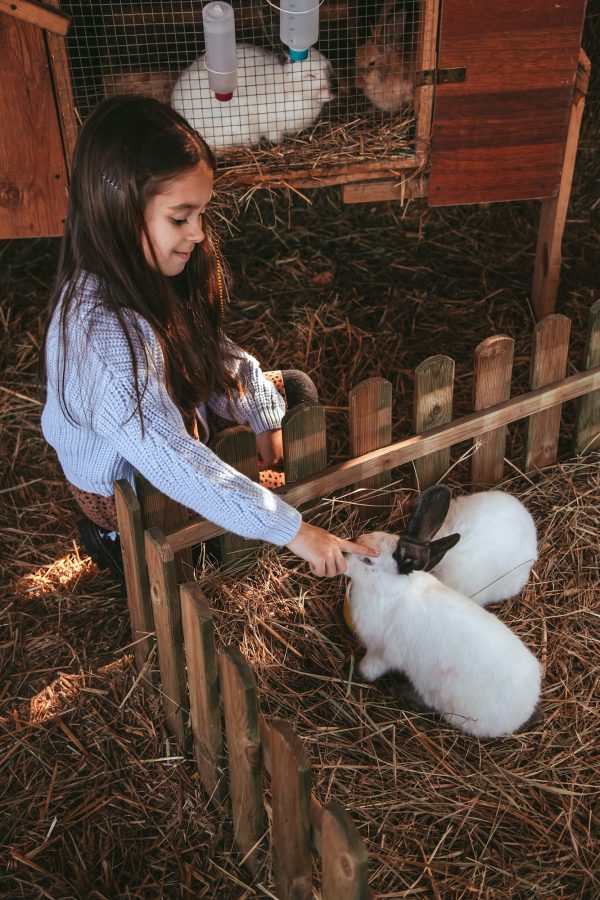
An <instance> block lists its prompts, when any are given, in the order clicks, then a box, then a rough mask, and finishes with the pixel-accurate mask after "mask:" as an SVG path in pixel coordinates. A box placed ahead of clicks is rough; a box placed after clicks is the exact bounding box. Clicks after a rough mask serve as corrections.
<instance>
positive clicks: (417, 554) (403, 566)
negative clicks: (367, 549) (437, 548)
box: [392, 536, 430, 575]
mask: <svg viewBox="0 0 600 900" xmlns="http://www.w3.org/2000/svg"><path fill="white" fill-rule="evenodd" d="M429 556H430V552H429V544H425V543H423V542H422V541H417V540H414V539H413V538H410V537H408V538H407V537H406V536H405V537H401V538H399V540H398V543H397V544H396V549H395V550H394V552H393V553H392V557H393V558H394V560H395V562H396V566H397V568H398V575H410V573H411V572H422V571H424V570H425V569H427V567H428V565H429Z"/></svg>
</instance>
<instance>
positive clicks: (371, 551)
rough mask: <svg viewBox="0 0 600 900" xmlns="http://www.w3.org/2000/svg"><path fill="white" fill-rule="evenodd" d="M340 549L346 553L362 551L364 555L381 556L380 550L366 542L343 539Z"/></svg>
mask: <svg viewBox="0 0 600 900" xmlns="http://www.w3.org/2000/svg"><path fill="white" fill-rule="evenodd" d="M340 543H341V547H340V549H341V550H343V551H344V552H345V553H362V555H363V556H379V550H376V549H375V547H368V546H367V545H366V544H355V543H354V542H353V541H341V542H340Z"/></svg>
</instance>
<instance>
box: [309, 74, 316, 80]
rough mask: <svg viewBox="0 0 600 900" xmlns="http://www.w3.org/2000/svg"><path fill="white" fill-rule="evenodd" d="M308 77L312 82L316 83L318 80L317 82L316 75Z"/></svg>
mask: <svg viewBox="0 0 600 900" xmlns="http://www.w3.org/2000/svg"><path fill="white" fill-rule="evenodd" d="M308 77H309V78H310V80H311V81H316V80H317V76H316V75H312V74H309V76H308Z"/></svg>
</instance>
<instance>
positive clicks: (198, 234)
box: [188, 221, 206, 244]
mask: <svg viewBox="0 0 600 900" xmlns="http://www.w3.org/2000/svg"><path fill="white" fill-rule="evenodd" d="M188 237H189V239H190V241H193V242H194V243H195V244H201V243H202V241H203V240H204V238H205V237H206V235H205V234H204V228H203V227H202V222H201V221H198V222H196V223H195V224H192V227H191V229H190V232H189V235H188Z"/></svg>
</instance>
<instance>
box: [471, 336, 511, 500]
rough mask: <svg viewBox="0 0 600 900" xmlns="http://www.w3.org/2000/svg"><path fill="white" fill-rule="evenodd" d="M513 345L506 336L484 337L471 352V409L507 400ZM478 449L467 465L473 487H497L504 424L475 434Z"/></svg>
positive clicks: (502, 466)
mask: <svg viewBox="0 0 600 900" xmlns="http://www.w3.org/2000/svg"><path fill="white" fill-rule="evenodd" d="M514 349H515V342H514V340H513V339H512V338H509V337H506V335H503V334H498V335H495V336H494V337H489V338H486V340H485V341H482V342H481V343H480V344H479V346H478V347H477V348H476V350H475V370H474V376H473V409H475V410H477V409H485V408H486V407H488V406H493V405H494V404H495V403H501V402H502V401H503V400H508V398H509V397H510V383H511V377H512V367H513V356H514ZM475 443H479V444H480V446H479V448H478V449H477V450H476V452H475V453H474V455H473V457H472V462H471V480H472V482H473V484H497V483H498V482H499V481H501V480H502V475H503V473H504V453H505V450H506V425H503V426H502V427H501V428H495V429H494V430H493V431H488V432H487V434H480V435H477V437H476V438H475Z"/></svg>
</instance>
